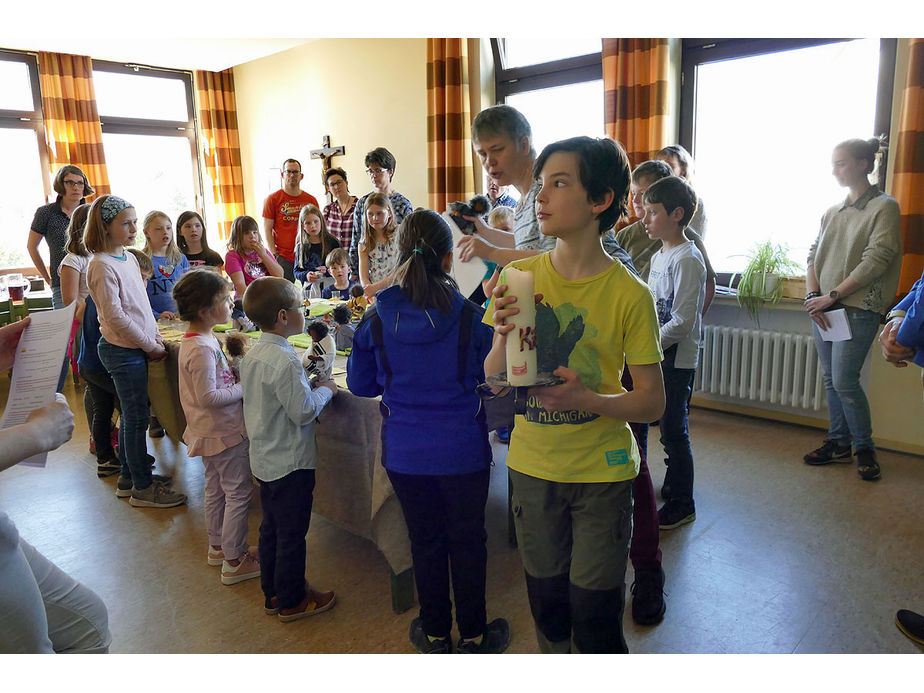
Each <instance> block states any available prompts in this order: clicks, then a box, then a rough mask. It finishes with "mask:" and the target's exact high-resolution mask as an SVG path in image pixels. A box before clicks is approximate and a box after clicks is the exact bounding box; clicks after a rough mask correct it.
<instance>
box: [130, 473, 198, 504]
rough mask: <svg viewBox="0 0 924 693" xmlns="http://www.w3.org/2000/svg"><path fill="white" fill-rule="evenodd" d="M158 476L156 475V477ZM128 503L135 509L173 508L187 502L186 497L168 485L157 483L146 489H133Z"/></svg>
mask: <svg viewBox="0 0 924 693" xmlns="http://www.w3.org/2000/svg"><path fill="white" fill-rule="evenodd" d="M155 476H156V475H155ZM128 502H129V503H130V504H131V506H132V507H134V508H173V507H175V506H177V505H183V503H185V502H186V495H185V494H183V493H177V492H176V491H174V490H173V489H171V488H170V487H168V486H167V484H165V483H162V482H159V481H155V482H154V483H152V484H151V485H150V486H148V487H147V488H146V489H142V490H141V491H139V490H138V489H136V488H133V489H132V497H131V498H129V499H128Z"/></svg>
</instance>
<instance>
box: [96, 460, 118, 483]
mask: <svg viewBox="0 0 924 693" xmlns="http://www.w3.org/2000/svg"><path fill="white" fill-rule="evenodd" d="M121 471H122V463H121V462H120V461H119V458H118V457H116V456H115V455H113V456H112V457H110V458H109V459H108V460H96V476H98V477H99V478H100V479H102V478H103V477H105V476H112V475H113V474H118V473H119V472H121Z"/></svg>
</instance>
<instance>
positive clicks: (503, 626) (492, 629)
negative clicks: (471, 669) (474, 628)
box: [456, 618, 510, 654]
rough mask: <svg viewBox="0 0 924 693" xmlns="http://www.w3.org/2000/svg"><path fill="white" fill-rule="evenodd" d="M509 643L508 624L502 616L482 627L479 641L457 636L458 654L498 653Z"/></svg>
mask: <svg viewBox="0 0 924 693" xmlns="http://www.w3.org/2000/svg"><path fill="white" fill-rule="evenodd" d="M508 645H510V626H509V625H508V623H507V621H506V620H505V619H503V618H495V619H494V620H493V621H491V622H490V623H489V624H488V625H486V626H485V627H484V635H482V637H481V642H480V643H478V644H476V643H475V641H474V640H463V639H462V638H459V645H458V647H457V648H456V651H457V652H458V653H459V654H500V653H501V652H503V651H504V650H506V649H507V646H508Z"/></svg>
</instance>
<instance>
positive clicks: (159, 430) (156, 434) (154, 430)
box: [148, 415, 166, 438]
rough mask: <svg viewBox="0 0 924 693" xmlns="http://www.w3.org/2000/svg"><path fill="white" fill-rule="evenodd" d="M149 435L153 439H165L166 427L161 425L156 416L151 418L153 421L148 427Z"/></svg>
mask: <svg viewBox="0 0 924 693" xmlns="http://www.w3.org/2000/svg"><path fill="white" fill-rule="evenodd" d="M148 435H149V436H151V437H152V438H163V437H164V435H166V431H164V427H163V426H161V425H160V421H158V420H157V417H156V416H153V415H152V416H151V421H150V424H149V425H148Z"/></svg>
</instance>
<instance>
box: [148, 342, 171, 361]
mask: <svg viewBox="0 0 924 693" xmlns="http://www.w3.org/2000/svg"><path fill="white" fill-rule="evenodd" d="M147 355H148V361H152V362H157V361H163V360H164V359H165V358H167V350H166V349H164V346H163V344H158V345H157V346H156V347H154V348H153V349H152V350H151V351H149V352H148V354H147Z"/></svg>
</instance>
